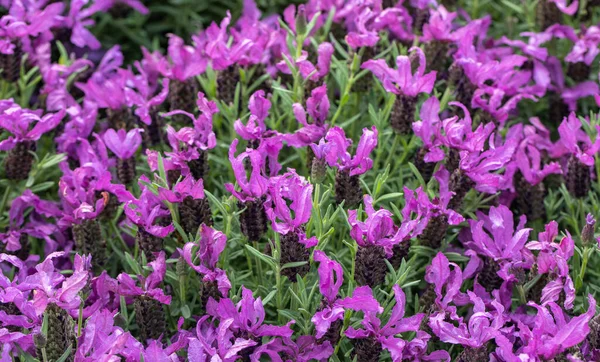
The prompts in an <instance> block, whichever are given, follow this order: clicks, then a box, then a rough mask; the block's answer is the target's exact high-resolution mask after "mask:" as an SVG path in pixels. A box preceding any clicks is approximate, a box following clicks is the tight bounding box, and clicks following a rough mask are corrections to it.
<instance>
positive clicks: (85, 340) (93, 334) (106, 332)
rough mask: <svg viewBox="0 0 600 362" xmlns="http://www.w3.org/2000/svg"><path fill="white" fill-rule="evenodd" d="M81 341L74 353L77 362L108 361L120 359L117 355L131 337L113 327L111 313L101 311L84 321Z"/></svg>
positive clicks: (118, 328)
mask: <svg viewBox="0 0 600 362" xmlns="http://www.w3.org/2000/svg"><path fill="white" fill-rule="evenodd" d="M82 332H83V333H82V339H81V341H80V344H79V345H78V347H77V351H76V352H75V356H76V359H77V360H78V361H85V362H92V361H97V360H106V361H109V360H111V359H113V358H120V357H118V354H119V353H120V352H121V351H122V350H123V349H124V348H125V345H126V344H127V342H128V341H129V340H130V339H132V338H133V337H132V336H131V334H129V332H125V331H123V329H122V328H120V327H117V326H115V325H114V318H113V313H112V312H110V311H109V310H108V309H102V310H99V311H97V312H96V313H94V314H93V315H92V316H91V317H89V318H88V319H87V320H86V323H85V328H84V329H83V331H82Z"/></svg>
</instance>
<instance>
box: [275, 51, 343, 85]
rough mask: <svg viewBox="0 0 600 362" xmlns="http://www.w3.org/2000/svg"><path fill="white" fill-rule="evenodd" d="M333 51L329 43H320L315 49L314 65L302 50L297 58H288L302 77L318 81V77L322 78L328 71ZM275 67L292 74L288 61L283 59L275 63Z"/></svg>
mask: <svg viewBox="0 0 600 362" xmlns="http://www.w3.org/2000/svg"><path fill="white" fill-rule="evenodd" d="M333 52H334V48H333V45H331V43H328V42H323V43H321V44H320V45H319V47H318V49H317V66H316V67H315V65H313V63H311V62H310V61H309V60H308V53H307V52H306V51H304V50H303V51H302V54H301V55H300V57H299V58H297V59H289V60H290V63H291V64H292V65H294V66H296V67H297V68H298V70H299V71H300V74H301V75H302V77H303V78H304V79H310V80H312V81H318V80H319V79H323V78H324V77H325V76H326V75H327V74H328V73H329V67H330V66H331V57H332V55H333ZM277 68H278V69H279V70H280V71H281V72H282V73H284V74H292V70H291V69H290V68H289V66H288V63H287V62H286V61H284V60H282V61H280V62H279V63H278V64H277Z"/></svg>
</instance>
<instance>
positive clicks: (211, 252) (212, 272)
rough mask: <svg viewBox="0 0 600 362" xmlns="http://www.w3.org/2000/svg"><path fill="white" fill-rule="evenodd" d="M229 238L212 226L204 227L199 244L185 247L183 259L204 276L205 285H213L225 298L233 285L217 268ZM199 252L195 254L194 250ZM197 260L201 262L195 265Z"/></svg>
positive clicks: (191, 243) (222, 271) (193, 243)
mask: <svg viewBox="0 0 600 362" xmlns="http://www.w3.org/2000/svg"><path fill="white" fill-rule="evenodd" d="M226 244H227V236H225V234H223V233H222V232H220V231H217V230H215V229H213V228H211V227H210V226H206V225H202V226H201V229H200V239H198V241H197V242H190V243H187V244H185V246H184V247H183V253H182V255H183V258H184V259H185V261H186V262H187V263H188V265H189V266H190V267H192V269H194V270H195V271H196V272H198V273H200V274H203V275H204V276H203V278H202V281H203V282H204V283H205V284H212V285H214V286H216V287H217V289H218V290H219V292H220V293H221V295H222V296H223V297H227V293H229V289H231V283H230V282H229V279H227V274H226V273H225V271H224V270H222V269H219V268H217V262H218V261H219V255H221V253H222V252H223V250H224V249H225V246H226ZM195 247H198V250H197V251H196V252H195V253H194V251H193V250H194V248H195ZM196 258H197V259H198V260H199V261H200V263H199V264H195V262H194V260H196Z"/></svg>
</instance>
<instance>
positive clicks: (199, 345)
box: [188, 316, 258, 362]
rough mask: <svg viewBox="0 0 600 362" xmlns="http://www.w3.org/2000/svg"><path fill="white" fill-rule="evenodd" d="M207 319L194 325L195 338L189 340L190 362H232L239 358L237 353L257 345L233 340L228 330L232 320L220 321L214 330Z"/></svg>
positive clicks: (231, 333) (249, 340) (206, 317)
mask: <svg viewBox="0 0 600 362" xmlns="http://www.w3.org/2000/svg"><path fill="white" fill-rule="evenodd" d="M209 318H210V316H204V317H202V318H200V320H199V321H198V323H197V325H196V336H195V337H190V339H189V346H188V360H189V361H190V362H205V361H208V360H211V361H212V360H218V361H223V362H232V361H235V360H237V359H238V358H239V355H238V352H241V351H242V350H244V349H246V348H250V347H253V346H255V345H257V344H258V343H257V342H256V341H254V340H251V339H244V338H235V337H234V335H233V332H232V331H231V329H230V327H231V325H232V324H233V322H234V320H233V319H221V321H220V322H219V326H218V327H216V328H215V327H214V325H213V322H212V321H211V320H210V319H209ZM232 340H233V342H232Z"/></svg>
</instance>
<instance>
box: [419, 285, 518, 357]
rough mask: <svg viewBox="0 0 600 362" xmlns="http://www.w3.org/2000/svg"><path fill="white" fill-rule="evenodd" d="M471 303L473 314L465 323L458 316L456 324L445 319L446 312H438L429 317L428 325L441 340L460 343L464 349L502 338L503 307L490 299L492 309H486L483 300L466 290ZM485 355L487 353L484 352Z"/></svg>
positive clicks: (504, 317)
mask: <svg viewBox="0 0 600 362" xmlns="http://www.w3.org/2000/svg"><path fill="white" fill-rule="evenodd" d="M467 294H468V296H469V298H470V300H471V303H473V314H472V315H471V317H470V318H469V321H468V322H467V323H465V322H463V320H462V318H458V319H457V322H458V326H456V325H455V324H454V323H451V322H447V321H446V318H447V316H446V312H439V313H437V314H434V315H431V316H430V317H429V327H431V330H432V331H433V333H434V334H435V335H436V336H437V337H438V338H439V339H440V340H442V341H443V342H445V343H451V344H460V345H462V346H464V347H465V349H466V350H467V349H478V348H482V347H484V346H486V345H487V343H488V342H489V341H491V340H492V339H495V338H502V337H503V336H502V334H501V331H500V329H501V328H502V327H503V326H504V324H505V323H506V321H507V318H506V316H505V315H504V307H503V306H502V305H501V304H500V303H498V302H497V301H492V303H491V304H492V307H493V308H494V309H493V310H490V311H488V310H487V309H486V305H485V303H484V302H483V300H482V299H481V298H480V297H478V296H477V295H476V294H475V293H473V292H471V291H467ZM486 355H487V353H486Z"/></svg>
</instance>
